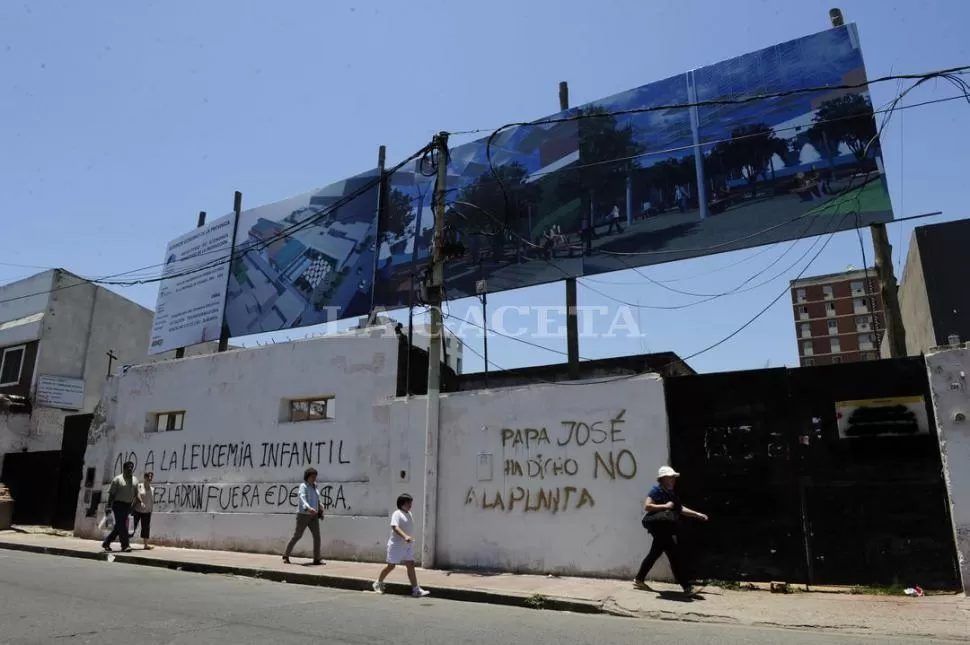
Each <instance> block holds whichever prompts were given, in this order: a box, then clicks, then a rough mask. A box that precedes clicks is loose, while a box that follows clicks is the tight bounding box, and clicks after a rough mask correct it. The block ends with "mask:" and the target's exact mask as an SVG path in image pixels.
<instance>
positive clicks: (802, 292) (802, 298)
mask: <svg viewBox="0 0 970 645" xmlns="http://www.w3.org/2000/svg"><path fill="white" fill-rule="evenodd" d="M795 299H796V300H797V301H798V302H805V290H804V289H799V290H797V291H796V292H795Z"/></svg>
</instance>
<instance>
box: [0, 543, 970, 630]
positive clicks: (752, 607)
mask: <svg viewBox="0 0 970 645" xmlns="http://www.w3.org/2000/svg"><path fill="white" fill-rule="evenodd" d="M115 548H116V549H117V545H116V547H115ZM0 549H11V550H18V551H29V552H33V553H47V554H51V555H63V556H70V557H80V558H88V559H92V560H105V561H113V562H122V563H126V564H139V565H147V566H156V567H165V568H169V569H175V570H179V571H188V572H196V573H217V574H227V575H239V576H246V577H253V578H261V579H265V580H273V581H279V582H288V583H295V584H306V585H318V586H326V587H336V588H340V589H347V590H356V591H370V585H371V582H372V581H373V580H374V578H375V577H376V576H377V573H378V571H380V569H381V565H379V564H374V563H364V562H338V561H330V562H327V564H326V565H324V566H321V567H309V566H303V564H302V563H303V561H302V560H300V559H294V564H292V565H285V564H283V563H282V561H281V559H280V556H278V555H262V554H254V553H238V552H229V551H201V550H196V549H177V548H169V547H155V548H154V549H152V550H150V551H142V550H140V548H136V549H135V550H134V551H133V552H131V553H121V552H120V551H117V550H116V551H115V552H114V553H111V554H107V553H104V552H102V551H101V548H100V545H99V544H98V542H97V541H94V540H82V539H78V538H73V537H61V536H57V535H48V534H27V533H22V532H18V531H0ZM391 578H392V580H391V581H390V582H391V584H389V585H388V591H389V593H406V592H407V587H406V586H405V585H404V584H401V581H402V580H403V573H402V572H399V571H395V572H394V573H393V574H391ZM418 578H419V580H420V582H421V586H422V587H424V588H425V589H427V590H428V591H430V592H431V594H432V597H433V598H443V599H451V600H461V601H466V602H484V603H492V604H501V605H516V606H520V607H521V606H527V607H534V608H537V609H540V608H541V609H552V610H560V611H572V612H577V613H607V614H612V615H615V616H625V617H635V618H650V619H658V620H679V621H687V622H708V623H712V622H713V623H724V624H737V625H752V626H771V627H781V628H790V629H823V630H826V631H839V632H854V633H865V634H874V635H875V634H878V635H895V636H911V637H913V638H916V637H920V636H934V637H936V638H946V639H954V640H960V641H965V640H966V638H967V634H970V599H968V598H966V597H965V596H963V595H947V596H932V597H923V598H908V597H883V596H858V595H856V596H847V595H840V594H822V593H792V594H771V593H767V592H763V591H726V590H723V589H719V588H713V587H707V588H703V589H701V590H700V594H699V597H698V598H697V599H695V600H693V601H690V600H687V599H683V598H681V597H680V596H679V594H677V593H676V592H675V587H674V586H673V585H666V584H660V583H657V584H653V585H651V586H652V588H653V591H639V590H636V589H634V588H633V587H632V585H631V584H630V583H629V582H626V581H618V580H601V579H590V578H560V577H553V576H549V577H545V576H534V575H513V574H489V573H470V572H458V571H437V570H436V571H424V570H420V571H419V572H418Z"/></svg>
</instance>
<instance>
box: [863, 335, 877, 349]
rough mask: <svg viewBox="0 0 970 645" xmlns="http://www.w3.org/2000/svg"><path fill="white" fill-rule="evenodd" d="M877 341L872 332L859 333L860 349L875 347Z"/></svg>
mask: <svg viewBox="0 0 970 645" xmlns="http://www.w3.org/2000/svg"><path fill="white" fill-rule="evenodd" d="M875 342H876V341H875V339H874V338H873V336H872V334H859V349H862V350H871V349H873V348H874V343H875Z"/></svg>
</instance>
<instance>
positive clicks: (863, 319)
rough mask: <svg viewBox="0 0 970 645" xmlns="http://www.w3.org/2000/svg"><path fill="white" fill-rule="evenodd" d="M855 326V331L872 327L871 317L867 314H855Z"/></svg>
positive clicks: (867, 329)
mask: <svg viewBox="0 0 970 645" xmlns="http://www.w3.org/2000/svg"><path fill="white" fill-rule="evenodd" d="M855 328H856V331H869V330H870V329H872V318H870V317H869V316H856V319H855Z"/></svg>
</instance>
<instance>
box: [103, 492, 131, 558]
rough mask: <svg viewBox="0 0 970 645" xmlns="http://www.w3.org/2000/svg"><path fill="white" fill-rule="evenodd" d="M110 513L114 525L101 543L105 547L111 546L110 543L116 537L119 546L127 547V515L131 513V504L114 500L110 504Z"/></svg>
mask: <svg viewBox="0 0 970 645" xmlns="http://www.w3.org/2000/svg"><path fill="white" fill-rule="evenodd" d="M111 513H112V514H113V515H114V518H115V527H114V528H113V529H111V533H108V537H106V538H105V539H104V542H102V543H101V544H102V545H103V546H105V547H109V546H111V543H112V542H114V541H115V538H118V541H119V542H121V548H122V549H127V548H129V544H128V515H129V513H131V504H126V503H124V502H119V501H115V502H114V503H113V504H112V505H111Z"/></svg>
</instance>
